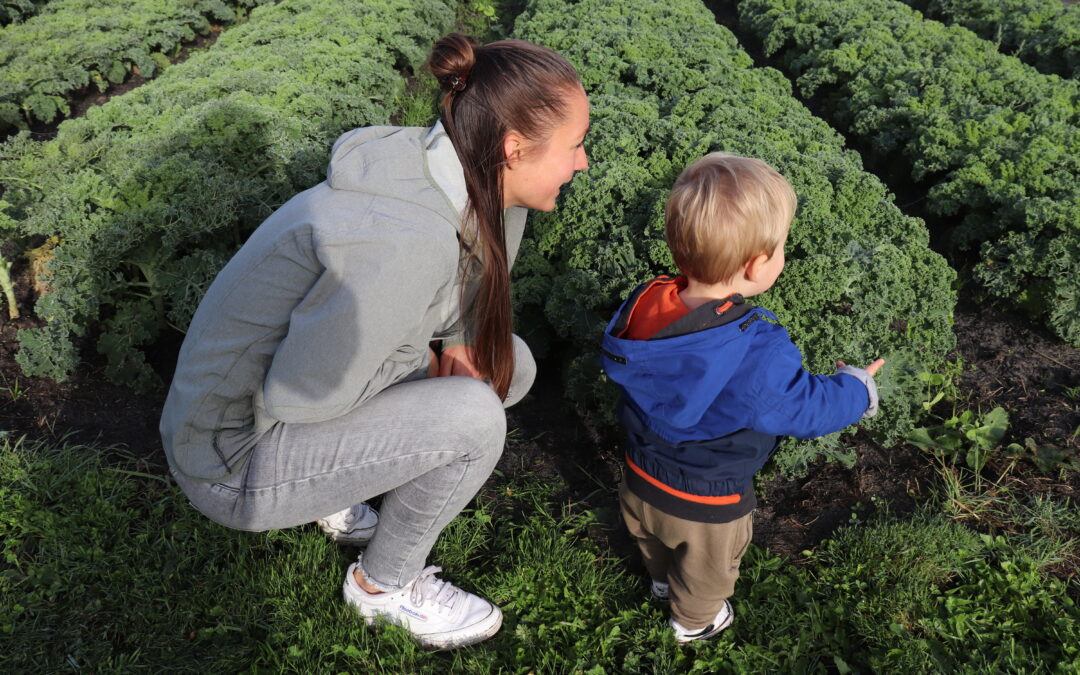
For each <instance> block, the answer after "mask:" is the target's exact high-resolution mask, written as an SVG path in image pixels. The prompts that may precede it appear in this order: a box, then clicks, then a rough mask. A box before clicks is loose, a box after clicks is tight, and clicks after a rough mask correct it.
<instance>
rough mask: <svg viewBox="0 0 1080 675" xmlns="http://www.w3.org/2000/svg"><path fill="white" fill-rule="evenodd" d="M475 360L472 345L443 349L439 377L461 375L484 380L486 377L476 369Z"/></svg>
mask: <svg viewBox="0 0 1080 675" xmlns="http://www.w3.org/2000/svg"><path fill="white" fill-rule="evenodd" d="M475 360H476V359H475V354H474V352H473V348H472V347H469V346H467V345H454V346H453V347H447V348H446V349H444V350H443V352H442V356H440V357H439V377H447V376H449V375H460V376H463V377H475V378H476V379H478V380H483V379H484V377H483V376H482V375H481V374H480V371H479V370H477V369H476V365H475Z"/></svg>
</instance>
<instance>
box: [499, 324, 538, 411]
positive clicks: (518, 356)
mask: <svg viewBox="0 0 1080 675" xmlns="http://www.w3.org/2000/svg"><path fill="white" fill-rule="evenodd" d="M513 340H514V377H513V379H512V380H510V391H508V392H507V393H506V400H505V401H503V407H505V408H509V407H510V406H512V405H514V404H515V403H517V402H518V401H520V400H521V399H522V398H524V397H525V394H528V393H529V389H531V388H532V385H533V382H534V381H535V380H536V359H534V358H533V355H532V350H530V349H529V345H527V344H525V341H524V340H522V339H521V338H520V337H518V336H517V335H514V336H513Z"/></svg>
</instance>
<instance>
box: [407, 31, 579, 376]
mask: <svg viewBox="0 0 1080 675" xmlns="http://www.w3.org/2000/svg"><path fill="white" fill-rule="evenodd" d="M428 67H429V68H430V70H431V72H432V74H433V75H434V76H435V78H436V79H437V80H438V81H439V85H440V87H441V89H442V91H443V96H442V101H441V108H442V119H443V125H444V126H445V127H446V131H447V133H448V134H449V136H450V140H451V141H452V142H453V144H454V148H455V150H456V151H457V155H458V159H459V160H460V161H461V165H462V168H463V169H464V173H465V186H466V188H467V190H468V194H469V199H468V203H467V206H466V208H465V215H464V222H463V228H462V229H463V232H462V245H463V246H465V247H468V246H469V243H470V242H471V241H475V240H478V241H479V243H480V250H479V251H475V250H473V249H469V250H470V255H473V256H478V257H479V258H480V261H481V264H482V266H483V272H482V275H481V283H480V285H479V290H478V291H477V294H476V298H475V299H474V301H473V303H472V305H471V306H469V307H463V311H464V312H465V320H466V325H467V326H468V327H469V328H470V332H471V335H472V342H473V348H474V351H475V356H476V367H477V369H479V371H480V372H481V373H482V374H483V375H484V376H486V377H488V378H490V379H491V382H492V386H493V387H494V389H495V391H496V392H497V393H498V394H499V397H500V398H506V394H507V392H508V391H509V389H510V380H511V379H512V378H513V375H514V349H513V342H512V332H513V311H512V309H511V306H510V269H509V261H508V259H507V251H506V228H505V223H504V221H503V211H504V208H503V180H502V178H503V166H504V165H505V164H506V157H505V156H504V154H503V139H504V138H505V137H506V135H507V133H509V132H510V131H515V132H517V133H519V134H521V135H522V136H523V137H525V138H526V139H528V140H530V141H532V142H533V143H536V144H540V145H542V144H543V143H544V142H546V141H547V139H548V138H549V137H550V135H551V133H552V131H553V130H554V129H555V127H557V126H558V125H559V123H560V122H562V121H563V119H565V117H566V114H567V103H566V100H567V97H568V94H569V93H570V92H572V91H574V90H576V89H578V88H580V87H581V84H580V80H579V79H578V75H577V71H575V70H574V67H573V66H572V65H570V62H568V61H567V60H566V59H565V58H563V57H562V56H561V55H559V54H558V53H556V52H554V51H552V50H550V49H547V48H546V47H541V46H539V45H535V44H532V43H531V42H524V41H522V40H501V41H499V42H492V43H490V44H486V45H482V46H481V45H479V44H478V43H477V41H476V39H475V38H472V37H470V36H467V35H462V34H460V33H451V34H449V35H447V36H446V37H444V38H442V39H440V40H439V41H438V42H436V43H435V47H434V49H433V50H432V52H431V56H430V57H429V59H428Z"/></svg>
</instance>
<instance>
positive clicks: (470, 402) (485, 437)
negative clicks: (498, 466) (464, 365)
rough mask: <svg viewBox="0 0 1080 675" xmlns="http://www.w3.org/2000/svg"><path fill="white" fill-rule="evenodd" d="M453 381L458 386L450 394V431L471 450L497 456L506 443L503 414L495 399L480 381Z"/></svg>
mask: <svg viewBox="0 0 1080 675" xmlns="http://www.w3.org/2000/svg"><path fill="white" fill-rule="evenodd" d="M455 379H458V380H460V383H459V386H458V387H456V389H455V392H454V398H455V409H456V412H455V415H454V419H453V432H454V433H455V435H457V436H458V437H459V438H461V442H462V443H464V444H466V445H467V446H469V447H471V448H475V449H477V450H482V451H484V452H494V453H496V454H501V453H502V447H503V444H504V443H505V441H506V412H505V411H504V410H503V403H502V401H501V400H499V396H498V395H497V394H496V393H495V391H494V390H493V389H492V388H491V385H489V384H487V383H485V382H482V381H480V380H476V379H473V378H471V377H462V378H455Z"/></svg>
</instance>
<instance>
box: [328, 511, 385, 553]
mask: <svg viewBox="0 0 1080 675" xmlns="http://www.w3.org/2000/svg"><path fill="white" fill-rule="evenodd" d="M315 522H316V523H318V524H319V527H320V528H322V531H323V532H325V533H326V534H328V535H329V536H330V538H331V539H333V540H334V541H336V542H338V543H340V544H353V545H357V546H362V545H364V544H367V543H368V542H369V541H371V538H372V537H373V536H374V535H375V528H376V527H378V525H379V512H378V511H376V510H375V509H373V508H371V507H370V506H368V505H367V504H365V503H364V502H360V503H359V504H354V505H352V506H350V507H349V508H347V509H345V510H344V511H338V512H337V513H331V514H330V515H329V516H326V517H325V518H319V519H318V520H317V521H315Z"/></svg>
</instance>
